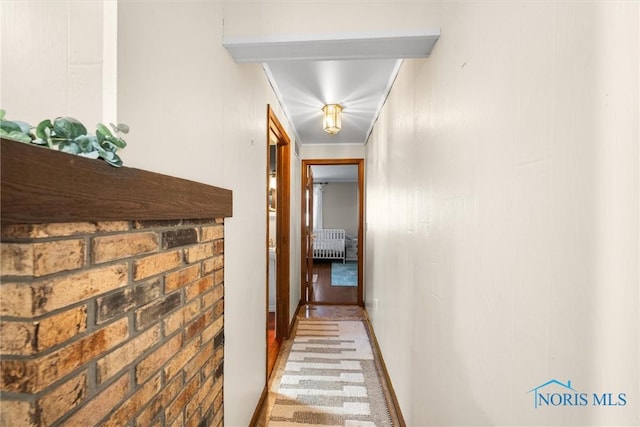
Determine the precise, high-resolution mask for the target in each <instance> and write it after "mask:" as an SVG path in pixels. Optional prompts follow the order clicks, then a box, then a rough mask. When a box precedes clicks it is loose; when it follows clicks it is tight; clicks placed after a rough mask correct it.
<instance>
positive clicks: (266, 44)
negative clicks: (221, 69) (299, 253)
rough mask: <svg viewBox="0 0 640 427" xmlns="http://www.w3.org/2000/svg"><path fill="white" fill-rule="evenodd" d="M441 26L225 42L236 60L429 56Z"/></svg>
mask: <svg viewBox="0 0 640 427" xmlns="http://www.w3.org/2000/svg"><path fill="white" fill-rule="evenodd" d="M439 37H440V30H439V29H427V30H412V31H391V32H390V31H385V32H379V31H378V32H372V33H338V34H323V35H304V36H290V35H281V36H264V37H228V38H224V39H223V41H222V45H223V46H224V47H225V48H226V49H227V50H228V51H229V53H230V54H231V56H232V57H233V59H234V60H235V62H237V63H250V62H273V61H292V60H300V61H324V60H344V59H400V58H426V57H427V56H429V54H430V53H431V50H432V49H433V46H434V45H435V43H436V41H438V38H439Z"/></svg>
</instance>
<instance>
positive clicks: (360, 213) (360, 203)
mask: <svg viewBox="0 0 640 427" xmlns="http://www.w3.org/2000/svg"><path fill="white" fill-rule="evenodd" d="M314 165H356V166H358V305H359V306H361V307H364V276H363V271H364V268H363V266H364V245H363V242H364V159H305V160H302V181H301V182H302V183H303V184H304V183H306V182H307V178H308V177H307V170H308V168H309V166H314ZM301 188H302V193H301V197H300V198H301V200H302V202H301V203H302V204H301V218H300V220H301V221H300V222H301V224H302V228H301V236H302V241H301V246H300V247H301V248H302V251H301V257H300V266H301V268H300V270H301V273H300V274H301V275H300V285H301V289H300V295H301V304H308V303H309V301H307V292H306V289H305V288H306V287H307V286H310V285H311V284H310V283H307V256H308V254H307V253H306V249H307V248H306V243H305V242H306V235H305V234H306V233H305V232H306V230H305V227H306V223H305V214H306V196H305V191H306V186H305V185H301ZM309 277H312V275H311V274H310V275H309Z"/></svg>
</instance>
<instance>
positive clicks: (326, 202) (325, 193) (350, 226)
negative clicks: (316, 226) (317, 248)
mask: <svg viewBox="0 0 640 427" xmlns="http://www.w3.org/2000/svg"><path fill="white" fill-rule="evenodd" d="M322 222H323V228H344V229H345V231H346V233H347V234H350V235H352V236H357V235H358V183H357V182H329V183H327V184H326V185H325V186H324V189H323V190H322Z"/></svg>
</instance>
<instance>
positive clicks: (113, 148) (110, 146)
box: [100, 141, 118, 153]
mask: <svg viewBox="0 0 640 427" xmlns="http://www.w3.org/2000/svg"><path fill="white" fill-rule="evenodd" d="M100 146H101V147H102V148H103V149H105V150H106V151H111V152H112V153H115V152H116V151H118V146H117V145H115V144H114V143H113V142H111V141H104V142H103V143H101V144H100Z"/></svg>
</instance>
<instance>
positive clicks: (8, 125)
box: [0, 120, 22, 133]
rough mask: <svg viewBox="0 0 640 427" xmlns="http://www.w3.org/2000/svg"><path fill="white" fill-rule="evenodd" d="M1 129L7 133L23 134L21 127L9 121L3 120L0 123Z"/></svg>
mask: <svg viewBox="0 0 640 427" xmlns="http://www.w3.org/2000/svg"><path fill="white" fill-rule="evenodd" d="M0 129H3V130H5V131H6V132H7V133H8V132H20V133H22V130H21V129H20V126H18V125H17V124H16V123H14V122H12V121H9V120H3V121H1V122H0Z"/></svg>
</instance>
